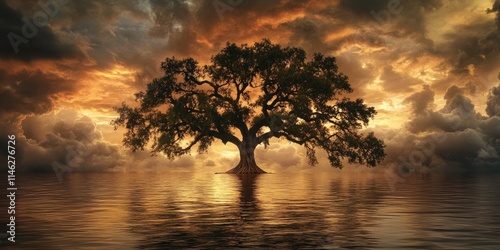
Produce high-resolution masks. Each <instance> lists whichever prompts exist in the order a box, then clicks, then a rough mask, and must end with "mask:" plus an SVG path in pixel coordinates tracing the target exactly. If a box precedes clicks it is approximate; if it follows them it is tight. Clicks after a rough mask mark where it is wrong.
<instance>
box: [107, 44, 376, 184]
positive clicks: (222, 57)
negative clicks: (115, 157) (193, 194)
mask: <svg viewBox="0 0 500 250" xmlns="http://www.w3.org/2000/svg"><path fill="white" fill-rule="evenodd" d="M161 67H162V69H163V70H164V72H165V75H164V76H163V77H161V78H156V79H154V80H153V81H152V82H151V83H149V84H148V87H147V91H146V92H139V93H136V94H135V96H136V101H137V102H138V104H139V106H138V107H135V108H132V107H129V106H127V105H126V104H122V106H121V107H118V108H115V109H116V111H117V112H118V114H119V115H120V116H119V117H118V119H116V120H114V121H113V124H114V125H115V128H116V127H118V126H125V128H126V129H127V132H126V134H125V138H124V144H125V145H126V146H128V147H129V148H131V149H132V150H133V151H135V150H144V147H145V146H146V145H147V144H148V142H150V141H152V145H151V151H152V153H153V154H154V153H158V152H162V153H164V154H165V155H166V156H167V157H168V158H174V157H177V156H180V155H183V154H186V153H188V152H190V150H191V148H192V147H194V146H195V145H198V151H199V152H204V151H206V150H207V149H208V147H209V146H210V145H211V144H212V143H213V142H214V140H216V139H218V140H221V141H222V142H223V143H224V144H226V143H228V142H229V143H232V144H234V145H235V146H237V147H238V149H239V152H240V162H239V164H238V165H237V166H236V167H234V168H233V169H231V170H229V171H228V172H227V173H234V174H241V173H252V174H256V173H265V172H264V171H263V170H262V169H260V168H259V167H258V166H257V164H256V162H255V157H254V150H255V147H256V146H257V145H259V144H261V143H264V144H265V145H268V143H269V139H271V138H273V137H276V138H285V139H286V140H288V141H291V142H293V143H296V144H299V145H303V146H304V147H305V148H306V150H307V157H308V159H309V163H310V164H311V165H314V164H317V159H316V154H315V149H316V148H317V147H319V148H322V149H324V150H325V151H326V152H327V154H328V160H329V161H330V164H331V165H332V166H333V167H337V168H342V159H343V158H346V159H347V160H348V162H350V163H358V164H366V165H367V166H375V165H376V164H378V163H380V161H382V159H383V158H384V156H385V153H384V144H383V142H382V141H381V140H379V139H377V138H376V137H375V136H374V135H373V133H369V134H367V135H366V136H364V135H362V134H358V133H357V131H358V130H359V129H361V128H362V125H363V124H364V125H367V124H368V121H369V119H371V118H373V117H374V115H375V114H376V112H375V109H374V108H373V107H367V106H366V105H365V104H364V103H363V100H361V99H357V100H354V101H353V100H350V99H349V98H347V97H342V95H343V94H345V93H350V92H352V89H351V86H350V85H349V83H348V80H347V76H345V75H343V74H342V73H340V72H338V67H337V65H336V61H335V58H334V57H325V56H323V55H321V54H314V56H313V57H312V59H311V60H310V61H306V53H305V51H304V50H303V49H300V48H290V47H286V48H282V47H281V46H280V45H277V44H272V43H271V42H270V41H269V40H266V39H265V40H263V41H262V42H257V43H255V44H254V45H253V46H247V45H241V46H236V44H229V43H228V44H227V46H226V47H225V48H224V49H222V51H221V52H220V53H219V54H217V55H215V56H213V57H212V59H211V63H210V64H209V65H205V66H202V67H200V66H199V65H198V62H196V61H195V60H194V59H192V58H187V59H183V60H178V59H176V58H174V57H172V58H167V59H166V60H165V62H163V63H162V65H161Z"/></svg>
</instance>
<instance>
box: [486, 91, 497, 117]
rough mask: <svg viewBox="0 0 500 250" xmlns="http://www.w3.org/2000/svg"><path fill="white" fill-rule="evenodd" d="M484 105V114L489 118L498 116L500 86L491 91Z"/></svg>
mask: <svg viewBox="0 0 500 250" xmlns="http://www.w3.org/2000/svg"><path fill="white" fill-rule="evenodd" d="M486 104H487V106H486V113H487V114H488V115H489V116H490V117H492V116H500V84H499V85H498V86H496V87H493V88H492V89H491V91H490V93H489V95H488V100H487V102H486Z"/></svg>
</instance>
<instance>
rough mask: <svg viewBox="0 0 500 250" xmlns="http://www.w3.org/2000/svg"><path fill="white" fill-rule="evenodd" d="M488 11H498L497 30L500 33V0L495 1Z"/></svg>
mask: <svg viewBox="0 0 500 250" xmlns="http://www.w3.org/2000/svg"><path fill="white" fill-rule="evenodd" d="M486 13H488V14H490V13H496V20H497V31H498V32H499V33H500V1H499V0H495V2H494V3H493V6H492V7H491V8H490V9H487V10H486Z"/></svg>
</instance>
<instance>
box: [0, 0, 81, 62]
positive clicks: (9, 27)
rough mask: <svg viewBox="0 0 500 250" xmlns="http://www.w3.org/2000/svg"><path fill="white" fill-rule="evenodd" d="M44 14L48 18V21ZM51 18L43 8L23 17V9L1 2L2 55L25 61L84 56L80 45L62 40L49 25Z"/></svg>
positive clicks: (0, 42) (0, 32)
mask: <svg viewBox="0 0 500 250" xmlns="http://www.w3.org/2000/svg"><path fill="white" fill-rule="evenodd" d="M54 13H55V15H56V14H57V13H56V11H54ZM40 16H41V17H40ZM43 17H47V21H46V22H44V21H43V20H44V19H43ZM50 19H51V16H50V15H49V14H47V13H46V12H44V11H43V9H42V8H41V7H40V9H39V11H38V12H35V13H34V14H33V15H28V16H23V14H22V13H21V11H19V10H14V9H13V8H11V7H10V6H9V5H7V4H6V3H5V1H3V0H2V1H0V36H1V37H2V39H0V56H1V57H2V58H6V59H7V58H8V59H14V60H23V61H31V60H34V59H68V58H69V59H72V58H82V57H83V53H82V52H81V50H80V49H79V48H78V47H77V46H75V45H74V44H69V43H65V42H63V41H61V39H60V38H58V37H57V35H56V34H54V32H53V31H52V29H51V28H50V27H49V26H46V24H47V23H49V22H50ZM37 20H40V21H37ZM37 24H45V25H37Z"/></svg>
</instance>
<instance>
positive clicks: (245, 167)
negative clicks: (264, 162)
mask: <svg viewBox="0 0 500 250" xmlns="http://www.w3.org/2000/svg"><path fill="white" fill-rule="evenodd" d="M253 141H255V140H244V141H243V142H242V143H241V145H240V146H238V149H239V150H240V163H238V165H236V167H234V168H233V169H231V170H229V171H227V172H226V173H228V174H265V173H266V171H264V170H262V169H261V168H259V166H257V163H255V157H254V151H255V147H256V146H257V145H256V144H255V143H254V142H253Z"/></svg>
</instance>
